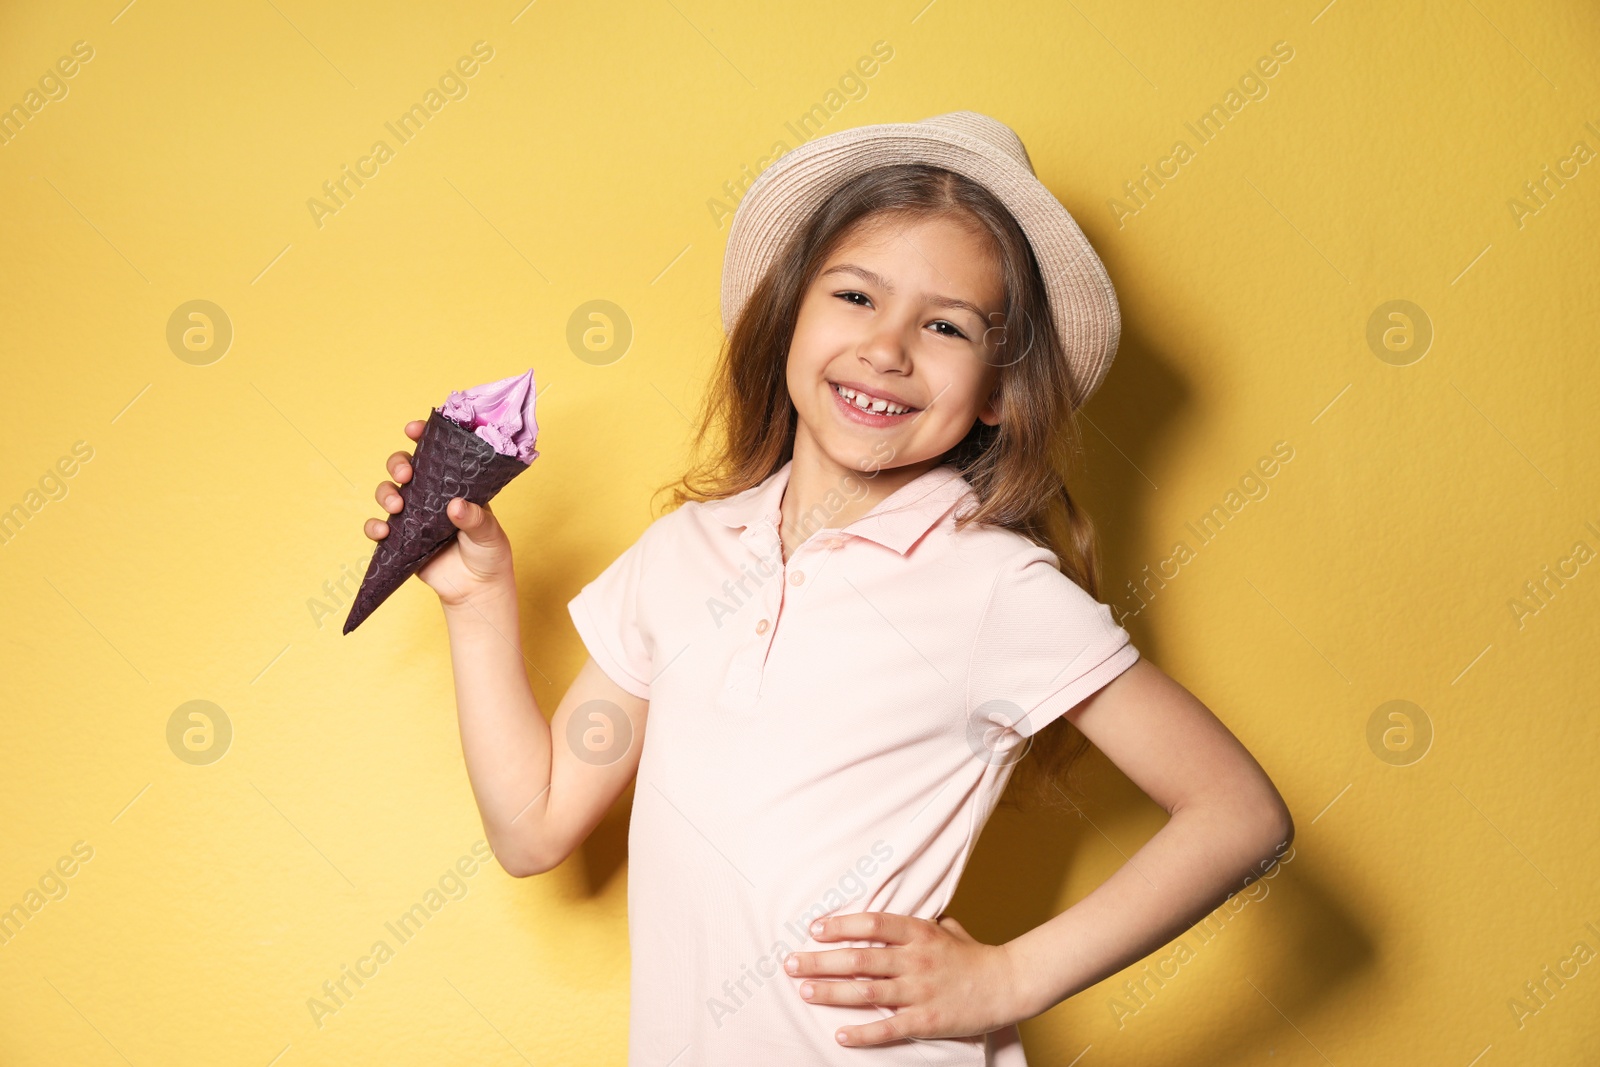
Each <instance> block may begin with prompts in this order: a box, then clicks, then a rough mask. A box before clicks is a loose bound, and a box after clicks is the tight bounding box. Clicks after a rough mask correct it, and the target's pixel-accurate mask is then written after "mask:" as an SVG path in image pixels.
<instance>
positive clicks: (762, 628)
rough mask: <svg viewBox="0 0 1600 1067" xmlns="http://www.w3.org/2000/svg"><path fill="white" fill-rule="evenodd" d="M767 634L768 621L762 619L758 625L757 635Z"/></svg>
mask: <svg viewBox="0 0 1600 1067" xmlns="http://www.w3.org/2000/svg"><path fill="white" fill-rule="evenodd" d="M766 632H767V620H766V619H762V620H761V621H760V622H758V623H756V633H758V634H764V633H766Z"/></svg>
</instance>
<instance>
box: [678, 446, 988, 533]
mask: <svg viewBox="0 0 1600 1067" xmlns="http://www.w3.org/2000/svg"><path fill="white" fill-rule="evenodd" d="M793 466H794V460H793V459H792V458H791V459H789V460H787V461H785V462H784V464H783V466H781V467H779V468H778V469H777V470H776V471H774V472H772V474H770V475H768V476H767V478H766V480H765V481H763V482H761V483H760V484H759V485H753V486H751V487H750V488H749V489H746V490H744V491H743V492H739V493H735V494H734V495H733V496H729V497H723V498H721V499H720V500H714V501H712V502H710V503H708V504H707V505H706V509H707V510H708V511H709V512H710V513H711V514H712V515H715V516H716V517H717V518H718V519H719V520H721V521H722V522H723V523H725V524H727V525H728V526H730V527H735V528H737V527H745V528H746V534H748V533H749V532H750V529H751V528H754V527H757V526H760V525H768V526H771V527H772V528H773V529H774V530H776V529H777V527H778V524H779V522H780V521H781V519H782V512H781V511H780V505H781V503H782V501H783V491H784V488H785V487H786V486H787V485H788V484H789V473H790V470H791V469H792V468H793ZM971 493H972V486H971V485H970V484H969V483H968V482H967V480H966V479H965V478H963V477H962V476H961V471H960V470H959V469H958V468H957V467H956V465H955V464H953V463H941V464H939V465H938V466H936V467H933V468H931V469H929V470H927V471H925V472H923V473H922V474H920V475H918V476H917V477H916V478H913V479H912V480H911V481H909V482H907V483H906V484H905V485H902V486H901V487H900V488H899V489H896V490H895V491H894V492H892V493H890V494H889V495H888V496H886V497H884V498H883V499H882V500H880V501H878V503H877V504H876V505H874V506H873V508H872V510H871V511H869V512H867V513H866V514H865V515H863V516H861V517H860V518H858V519H856V520H855V521H854V522H852V523H850V524H849V525H847V526H842V527H838V528H835V529H834V530H833V532H834V533H835V534H852V535H855V536H857V537H864V538H866V539H868V540H870V541H875V542H877V543H878V544H880V545H884V546H885V547H887V548H892V549H894V550H895V551H896V552H898V553H900V554H901V555H905V553H906V552H907V551H908V550H909V549H910V548H911V546H912V545H914V544H916V543H917V541H918V540H919V539H921V537H922V536H923V535H924V534H926V533H927V532H928V531H929V530H931V529H932V528H933V526H934V524H935V523H937V522H938V521H939V520H940V519H941V518H943V517H944V515H945V513H946V512H948V511H949V510H950V509H951V508H952V507H953V506H955V505H956V504H958V503H959V502H960V501H961V500H962V499H963V498H965V497H966V496H968V495H969V494H971Z"/></svg>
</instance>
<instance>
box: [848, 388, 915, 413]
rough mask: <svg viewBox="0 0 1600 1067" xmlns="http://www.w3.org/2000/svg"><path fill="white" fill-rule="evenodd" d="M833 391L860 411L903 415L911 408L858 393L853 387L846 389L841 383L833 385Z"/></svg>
mask: <svg viewBox="0 0 1600 1067" xmlns="http://www.w3.org/2000/svg"><path fill="white" fill-rule="evenodd" d="M833 388H834V389H835V391H837V392H838V394H839V395H840V396H842V397H844V398H845V399H846V400H848V401H850V403H852V404H854V405H855V406H856V407H858V408H860V409H861V410H862V411H871V412H875V413H879V414H885V415H904V414H905V413H906V412H908V411H910V410H912V409H911V408H908V407H906V406H904V405H902V404H891V403H890V402H889V401H887V400H884V399H882V398H881V397H869V396H868V395H867V394H866V393H858V392H856V391H855V390H854V389H846V388H845V387H844V386H842V385H835V386H834V387H833Z"/></svg>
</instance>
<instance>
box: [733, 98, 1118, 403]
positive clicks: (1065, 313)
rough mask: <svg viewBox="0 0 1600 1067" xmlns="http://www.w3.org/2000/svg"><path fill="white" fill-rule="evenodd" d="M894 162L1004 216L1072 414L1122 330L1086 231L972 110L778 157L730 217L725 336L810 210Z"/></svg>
mask: <svg viewBox="0 0 1600 1067" xmlns="http://www.w3.org/2000/svg"><path fill="white" fill-rule="evenodd" d="M897 163H929V164H933V165H934V166H939V167H944V168H945V169H947V170H953V171H955V172H956V173H957V174H962V175H965V176H966V177H968V178H971V179H972V180H973V181H975V182H977V183H978V184H980V185H982V186H984V187H985V188H987V189H988V190H989V191H990V192H992V193H993V194H994V195H995V196H996V197H997V198H998V199H999V201H1000V202H1001V203H1002V204H1004V205H1005V206H1006V208H1007V209H1008V210H1010V212H1011V214H1012V215H1013V216H1014V217H1015V218H1016V220H1017V223H1018V225H1020V226H1021V227H1022V232H1023V233H1024V234H1025V235H1026V236H1027V238H1028V243H1029V244H1031V245H1032V246H1033V254H1034V257H1035V258H1036V259H1037V260H1038V262H1039V273H1040V274H1041V275H1042V276H1043V278H1044V285H1045V290H1046V292H1047V293H1048V294H1049V300H1050V314H1051V318H1052V319H1053V320H1054V323H1055V328H1056V333H1057V335H1058V337H1059V338H1060V341H1061V347H1062V350H1063V351H1064V352H1066V354H1067V362H1068V365H1069V366H1070V368H1071V372H1072V379H1073V383H1074V388H1075V390H1076V395H1075V396H1074V397H1073V404H1072V406H1073V407H1074V408H1076V407H1077V406H1079V405H1081V404H1082V403H1083V402H1084V401H1086V400H1088V399H1089V397H1090V396H1091V395H1092V394H1093V393H1094V391H1095V390H1096V389H1098V388H1099V386H1100V382H1101V381H1102V380H1103V379H1104V378H1105V374H1106V371H1107V370H1109V369H1110V368H1111V360H1112V359H1113V358H1114V357H1115V356H1116V353H1117V341H1118V339H1119V337H1120V335H1121V332H1122V316H1121V313H1120V311H1119V310H1118V307H1117V294H1116V292H1115V291H1114V290H1113V289H1112V287H1111V279H1110V277H1109V276H1108V275H1107V274H1106V269H1105V267H1104V265H1102V264H1101V262H1100V257H1099V256H1097V255H1095V251H1094V249H1093V248H1091V247H1090V245H1089V241H1088V239H1087V238H1085V237H1084V236H1083V231H1082V230H1080V229H1079V228H1078V224H1077V223H1076V222H1075V221H1074V220H1073V218H1072V216H1071V215H1070V214H1068V213H1067V209H1066V208H1064V207H1062V206H1061V202H1060V201H1059V200H1057V199H1056V198H1055V197H1054V196H1053V195H1052V194H1051V192H1050V190H1048V189H1046V188H1045V187H1044V186H1043V185H1042V184H1040V182H1039V179H1038V178H1036V177H1035V176H1034V173H1033V163H1032V162H1031V161H1030V160H1029V159H1028V151H1027V149H1026V148H1024V147H1023V146H1022V141H1021V140H1020V139H1019V138H1018V137H1017V135H1016V133H1014V132H1013V131H1012V129H1011V127H1009V126H1007V125H1006V124H1005V123H1003V122H1000V121H999V120H997V119H993V118H990V117H989V116H988V115H981V114H979V113H977V112H976V111H953V112H951V113H950V114H948V115H936V116H934V117H933V118H929V119H923V120H922V121H921V122H892V123H884V124H882V125H877V126H858V127H856V128H855V129H850V130H840V131H839V132H837V133H832V134H829V135H827V136H826V137H819V138H817V139H816V140H814V141H808V142H806V143H805V144H803V145H801V146H800V147H799V148H795V149H792V150H791V151H788V152H785V153H784V154H783V155H782V156H780V157H778V160H777V161H776V162H775V163H773V164H772V165H771V166H769V167H768V168H767V169H766V170H764V171H762V172H761V175H760V176H759V177H758V178H756V180H755V182H754V183H753V184H752V185H751V186H750V188H749V190H748V191H747V192H746V193H745V195H744V198H743V199H742V200H740V201H739V207H738V209H737V210H736V211H735V212H734V216H733V227H732V229H731V230H730V231H729V233H728V250H727V254H726V257H725V258H724V260H723V266H722V325H723V329H724V330H726V331H729V332H731V331H732V330H733V324H734V323H735V322H736V321H738V318H739V312H740V311H741V310H742V309H743V308H744V305H745V301H747V300H748V299H749V298H750V294H751V292H753V291H754V290H755V287H756V283H757V282H759V281H760V280H761V277H762V275H763V274H765V273H766V271H767V268H768V267H770V266H771V265H772V262H773V260H775V259H776V258H777V257H778V254H779V253H780V252H781V251H782V250H783V248H784V247H785V245H786V244H787V243H788V241H789V239H790V238H791V237H793V236H794V234H795V233H796V232H797V231H798V230H799V229H800V227H801V226H802V225H803V224H804V223H805V221H806V220H807V219H808V218H810V216H811V214H812V212H813V211H815V210H816V209H817V208H818V207H820V206H821V205H822V203H823V202H824V201H826V200H827V199H828V197H829V196H831V195H832V194H833V193H834V192H835V191H836V190H838V189H839V188H840V187H841V186H842V185H844V184H845V183H846V182H847V181H849V180H850V179H851V178H854V177H856V176H857V175H859V174H861V173H863V172H864V171H868V170H873V169H876V168H878V167H886V166H891V165H893V164H897Z"/></svg>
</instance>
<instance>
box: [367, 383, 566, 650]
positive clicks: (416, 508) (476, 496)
mask: <svg viewBox="0 0 1600 1067" xmlns="http://www.w3.org/2000/svg"><path fill="white" fill-rule="evenodd" d="M532 376H533V371H532V370H529V371H528V372H527V373H526V374H524V375H522V376H520V377H519V378H509V379H506V380H505V381H504V382H497V383H493V384H492V385H488V386H482V387H480V388H479V389H478V390H468V391H466V392H464V393H452V394H451V400H450V401H447V402H446V404H445V410H452V409H453V410H456V411H461V410H463V407H464V406H465V407H467V408H468V409H469V413H468V415H467V417H468V418H471V417H472V416H471V414H470V404H465V405H464V404H462V403H457V401H458V398H466V400H467V401H471V400H473V399H477V400H479V401H480V403H479V405H478V407H479V410H480V411H481V410H483V409H484V407H485V405H483V404H482V403H481V400H482V396H483V395H484V394H486V393H487V392H488V391H491V390H495V389H497V388H499V389H501V390H502V391H504V390H505V389H507V388H509V387H512V386H514V385H516V384H517V383H521V382H523V381H524V380H525V381H526V388H525V399H524V400H523V401H522V402H521V403H520V404H519V405H513V406H511V407H515V408H516V410H514V411H513V410H511V409H510V407H508V406H507V405H500V406H499V407H498V408H495V409H494V415H493V420H494V422H495V423H496V424H497V425H490V418H488V417H483V418H482V419H481V421H479V425H478V426H477V427H469V426H466V425H463V424H462V423H460V422H457V421H456V420H455V419H453V418H449V417H447V416H446V415H444V414H442V413H441V411H440V410H439V409H435V410H433V411H431V412H429V414H428V421H427V424H426V426H424V428H423V431H422V437H421V438H420V439H419V440H418V441H417V449H416V454H415V455H414V456H413V457H412V459H411V467H412V476H411V479H410V480H409V481H407V482H406V483H405V484H404V485H402V486H400V487H399V493H400V499H401V505H402V506H401V509H400V511H399V513H398V514H396V515H394V516H393V517H392V518H390V519H389V520H388V524H389V534H388V536H387V537H385V538H384V539H383V540H381V541H379V542H378V545H377V548H376V549H375V550H374V551H373V553H372V560H371V562H370V563H368V565H367V573H366V575H365V576H364V577H363V578H362V580H361V588H360V589H359V590H358V591H357V593H356V597H355V602H354V603H352V604H351V606H350V614H349V616H348V617H347V618H346V619H345V623H344V632H345V633H347V634H348V633H349V632H350V631H352V630H354V629H355V628H356V627H357V626H360V625H361V623H362V622H364V621H365V620H366V618H367V616H369V615H371V614H372V612H373V611H374V610H376V609H377V607H378V605H380V604H382V603H383V602H384V601H385V600H387V599H388V598H389V596H390V594H392V593H393V592H394V591H395V590H396V589H398V588H400V586H402V585H403V584H405V580H406V579H407V578H409V577H411V575H413V574H415V573H416V572H417V571H418V570H420V569H421V568H422V567H423V566H424V565H425V564H426V563H427V562H428V561H429V560H430V559H432V558H433V557H434V556H435V555H437V554H438V553H439V552H441V551H443V550H444V549H445V548H446V547H447V546H449V544H450V543H451V542H452V541H454V540H455V539H456V537H457V535H458V534H459V533H460V531H459V530H458V529H457V528H456V526H455V524H454V523H452V522H451V521H450V516H449V514H448V513H447V510H446V509H447V508H448V507H449V504H450V501H451V500H452V499H454V498H455V497H458V496H459V497H462V498H464V499H466V500H468V501H469V502H471V503H474V504H478V505H483V504H487V503H488V502H489V501H490V500H491V499H492V498H493V497H494V495H495V494H496V493H498V492H499V491H500V490H501V489H503V488H505V486H506V484H507V483H509V482H510V481H511V479H513V478H515V477H516V476H517V475H519V474H521V473H522V472H523V471H525V470H527V469H528V465H529V462H531V460H532V459H533V458H536V457H537V456H538V454H539V453H538V452H537V451H534V449H533V447H532V442H533V437H534V435H535V434H536V433H537V424H535V423H534V422H533V418H532V414H533V395H534V394H533V389H532ZM474 394H478V395H477V396H474ZM513 424H515V425H514V426H513ZM480 429H481V430H484V431H486V432H482V433H480V432H477V431H478V430H480ZM490 440H496V441H498V442H499V443H500V445H501V447H506V448H510V449H514V450H516V451H517V452H518V453H519V455H526V456H528V457H529V459H528V461H524V460H523V459H521V458H519V455H506V454H504V453H502V452H500V451H498V450H497V448H496V446H495V445H494V444H490Z"/></svg>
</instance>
